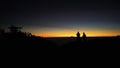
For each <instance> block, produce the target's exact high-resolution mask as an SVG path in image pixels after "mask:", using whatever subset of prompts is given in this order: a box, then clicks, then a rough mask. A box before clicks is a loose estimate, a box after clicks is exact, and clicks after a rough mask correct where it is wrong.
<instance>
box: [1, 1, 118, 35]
mask: <svg viewBox="0 0 120 68" xmlns="http://www.w3.org/2000/svg"><path fill="white" fill-rule="evenodd" d="M0 9H1V10H0V28H7V27H8V26H10V25H15V26H21V27H23V29H22V31H25V32H31V33H32V34H34V35H37V36H42V37H59V36H60V37H62V36H68V37H69V36H75V35H76V33H77V32H78V31H79V32H80V33H81V35H82V33H83V32H85V33H86V35H87V36H116V35H120V27H119V26H120V4H119V1H117V0H3V1H1V2H0Z"/></svg>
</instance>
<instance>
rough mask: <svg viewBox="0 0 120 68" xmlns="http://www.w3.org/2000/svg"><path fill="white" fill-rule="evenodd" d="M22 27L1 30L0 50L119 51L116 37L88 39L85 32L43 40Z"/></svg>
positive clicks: (119, 43)
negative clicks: (74, 35)
mask: <svg viewBox="0 0 120 68" xmlns="http://www.w3.org/2000/svg"><path fill="white" fill-rule="evenodd" d="M21 29H22V28H21V27H16V26H13V25H12V26H10V27H9V31H8V32H5V30H4V29H0V42H1V43H0V48H18V49H41V48H49V49H51V48H78V49H119V48H120V38H119V36H116V37H94V39H91V38H90V37H86V34H85V32H83V36H82V37H80V33H79V32H77V34H76V36H77V37H68V38H64V37H63V38H62V37H61V38H43V37H38V36H35V35H32V34H31V33H29V32H22V31H21Z"/></svg>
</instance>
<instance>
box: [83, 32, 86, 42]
mask: <svg viewBox="0 0 120 68" xmlns="http://www.w3.org/2000/svg"><path fill="white" fill-rule="evenodd" d="M82 38H83V41H86V34H85V32H83V36H82Z"/></svg>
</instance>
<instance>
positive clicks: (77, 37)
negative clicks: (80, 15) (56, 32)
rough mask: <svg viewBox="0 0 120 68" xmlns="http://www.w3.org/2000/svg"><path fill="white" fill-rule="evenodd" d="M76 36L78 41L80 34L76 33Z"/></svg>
mask: <svg viewBox="0 0 120 68" xmlns="http://www.w3.org/2000/svg"><path fill="white" fill-rule="evenodd" d="M76 36H77V40H80V33H79V32H77V34H76Z"/></svg>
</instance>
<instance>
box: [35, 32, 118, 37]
mask: <svg viewBox="0 0 120 68" xmlns="http://www.w3.org/2000/svg"><path fill="white" fill-rule="evenodd" d="M76 33H77V32H73V31H69V32H67V31H63V32H62V31H60V32H59V31H57V32H56V31H55V32H43V33H34V35H36V36H41V37H76ZM80 33H81V36H82V33H83V32H80ZM85 33H86V35H87V36H117V35H119V34H120V32H109V31H94V32H90V31H86V32H85Z"/></svg>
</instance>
